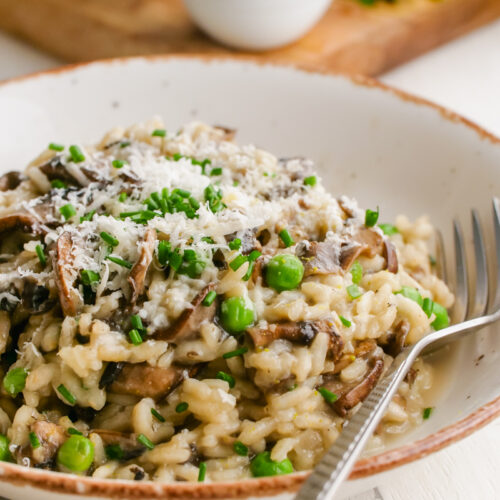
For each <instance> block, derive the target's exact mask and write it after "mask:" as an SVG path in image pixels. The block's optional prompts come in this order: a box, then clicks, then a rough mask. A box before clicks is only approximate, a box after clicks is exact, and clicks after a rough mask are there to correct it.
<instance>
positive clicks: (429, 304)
mask: <svg viewBox="0 0 500 500" xmlns="http://www.w3.org/2000/svg"><path fill="white" fill-rule="evenodd" d="M433 308H434V302H433V301H432V299H429V297H426V298H425V299H424V300H423V302H422V310H423V311H424V313H425V315H426V316H427V317H428V318H430V317H431V314H432V310H433Z"/></svg>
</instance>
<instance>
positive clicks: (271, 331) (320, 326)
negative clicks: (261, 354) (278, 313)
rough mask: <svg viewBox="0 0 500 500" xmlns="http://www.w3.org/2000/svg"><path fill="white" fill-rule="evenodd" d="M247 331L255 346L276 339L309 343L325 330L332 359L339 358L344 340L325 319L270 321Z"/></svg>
mask: <svg viewBox="0 0 500 500" xmlns="http://www.w3.org/2000/svg"><path fill="white" fill-rule="evenodd" d="M247 332H248V333H249V335H250V337H252V340H253V343H254V344H255V346H256V347H265V346H268V345H269V344H270V343H271V342H273V341H274V340H277V339H286V340H289V341H290V342H296V343H299V344H304V345H310V344H311V342H312V341H313V340H314V338H315V337H316V335H317V334H318V333H319V332H326V333H328V335H329V336H330V346H329V350H330V352H331V354H332V357H333V359H334V360H336V359H338V358H339V356H340V354H341V352H342V349H343V347H344V341H343V340H342V337H340V335H339V334H338V333H337V332H336V331H335V327H334V325H333V323H331V322H330V321H326V320H321V321H299V322H287V323H272V324H270V325H268V326H267V327H266V328H258V327H251V328H249V329H248V330H247Z"/></svg>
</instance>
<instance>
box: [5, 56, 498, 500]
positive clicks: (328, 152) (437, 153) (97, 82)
mask: <svg viewBox="0 0 500 500" xmlns="http://www.w3.org/2000/svg"><path fill="white" fill-rule="evenodd" d="M153 115H162V116H163V117H164V119H165V121H166V124H167V126H168V128H169V129H172V130H175V129H176V128H177V127H178V126H179V125H181V124H183V123H185V122H187V121H190V120H194V119H199V120H203V121H205V122H207V123H211V124H222V125H227V126H229V127H231V128H236V129H237V130H238V133H237V140H238V141H241V142H243V143H247V142H253V143H255V144H256V145H258V146H260V147H263V148H267V149H269V150H270V151H272V152H274V153H276V154H277V155H279V156H293V155H303V156H308V157H312V158H313V159H314V160H315V161H316V163H317V167H318V169H319V172H320V174H321V176H322V177H323V179H324V182H325V184H326V185H327V187H328V188H329V189H331V191H332V192H333V193H334V194H340V193H345V194H347V195H350V196H355V197H356V198H358V199H359V200H360V201H361V202H362V205H363V206H367V207H371V206H377V205H379V206H380V212H381V214H382V215H381V219H383V220H384V221H390V220H391V219H392V218H393V217H394V216H395V215H396V214H397V213H406V214H408V215H409V216H410V217H415V216H417V215H419V214H422V213H427V214H429V215H430V217H431V218H432V220H433V222H434V223H435V225H436V226H437V227H439V228H440V229H441V230H442V231H443V233H444V235H445V239H446V240H447V243H448V244H449V242H450V236H451V220H452V218H453V217H459V218H461V219H463V222H464V223H467V225H468V222H469V208H470V207H475V208H477V209H478V211H479V213H480V215H481V216H482V217H483V218H484V222H485V223H487V222H488V223H489V219H487V217H488V216H489V211H490V199H491V197H492V196H494V195H499V194H500V173H499V170H498V167H499V165H500V140H499V139H495V138H494V137H492V136H491V135H489V134H488V133H486V132H484V131H482V130H481V129H480V128H478V127H477V126H474V125H473V124H471V123H470V122H468V121H466V120H465V119H462V118H460V117H458V116H457V115H455V114H453V113H451V112H449V111H446V110H444V109H442V108H439V107H438V106H435V105H431V104H429V103H427V102H424V101H422V100H420V99H417V98H414V97H411V96H409V95H407V94H403V93H401V92H398V91H396V90H391V89H389V88H387V87H384V86H382V85H381V84H379V83H377V82H375V81H373V80H368V79H366V80H361V79H357V80H349V79H347V78H344V77H340V76H333V75H328V74H314V73H308V72H304V71H300V70H297V69H293V68H290V67H279V66H271V65H258V64H254V63H251V62H241V61H236V60H231V59H196V58H187V57H152V58H135V59H125V60H112V61H104V62H97V63H90V64H87V65H80V66H77V67H72V68H65V69H62V70H57V71H54V72H51V73H50V72H49V73H45V74H43V73H42V74H39V75H34V76H31V77H27V78H23V79H19V80H17V81H16V80H14V81H11V82H7V83H4V84H2V85H0V169H1V170H3V171H7V170H11V169H22V168H24V166H25V165H26V164H27V163H28V162H29V161H30V160H31V159H32V158H33V157H34V156H35V155H36V154H37V153H38V152H39V151H40V150H41V149H42V148H44V147H45V146H46V144H47V143H48V142H50V141H55V142H62V143H71V142H74V141H83V142H85V141H89V142H93V141H96V140H98V139H99V138H100V136H101V134H102V133H103V132H105V131H106V130H108V129H109V128H112V127H114V126H116V125H121V124H124V125H128V124H131V123H134V122H137V121H141V120H145V119H148V118H150V117H152V116H153ZM490 233H491V231H490ZM469 237H470V236H469ZM489 237H492V235H491V234H489ZM489 243H490V244H491V243H492V242H491V241H490V242H489ZM497 330H498V326H496V327H491V328H489V329H485V330H482V331H480V332H477V333H476V334H475V335H474V336H470V337H467V338H464V339H462V340H460V341H458V342H457V343H455V344H454V345H453V346H451V348H449V349H448V350H447V351H445V352H444V353H440V354H439V355H437V356H436V358H435V359H434V362H435V364H436V368H437V370H438V374H439V375H438V384H437V387H438V389H437V390H436V391H435V393H434V395H433V398H434V400H433V401H432V405H433V406H435V410H434V412H433V414H432V417H431V418H430V419H429V420H426V421H425V422H424V424H423V425H422V426H420V427H418V428H417V429H415V430H414V431H412V432H410V433H409V434H406V435H405V436H403V437H401V438H399V439H397V440H395V441H394V442H393V443H391V449H390V450H388V451H386V452H384V453H382V454H379V455H376V456H372V457H368V458H364V459H362V460H361V461H360V462H358V463H357V465H356V467H355V468H354V470H353V474H352V475H351V479H352V480H350V481H347V482H346V483H345V485H344V487H343V490H342V492H341V493H340V494H339V499H340V498H343V497H344V496H345V495H347V494H352V493H355V492H359V491H364V490H366V489H368V487H370V486H373V485H374V484H375V482H376V479H374V476H373V474H375V473H380V472H382V471H384V470H386V469H389V468H391V467H396V466H399V465H402V464H404V463H408V462H411V461H413V460H415V459H417V458H420V457H422V456H424V455H426V454H429V453H431V452H433V451H435V450H437V449H439V448H441V447H443V446H445V445H447V444H449V443H451V442H453V441H455V440H457V439H460V438H463V437H464V436H466V435H467V434H469V433H470V432H472V431H474V430H475V429H477V428H479V427H480V426H481V425H484V424H485V423H486V422H488V421H489V420H491V419H493V418H494V417H495V416H496V415H499V414H500V397H499V395H500V388H499V385H498V380H499V378H500V335H498V332H497ZM305 476H306V473H296V474H291V475H288V476H279V477H272V478H263V479H255V480H246V481H237V482H229V483H211V484H186V483H178V484H158V483H148V482H132V481H129V482H127V481H115V480H94V479H91V478H86V477H77V476H71V475H66V474H60V473H54V472H46V471H43V470H37V469H28V468H23V467H20V466H17V465H13V464H8V463H0V495H1V496H6V497H8V498H11V499H26V498H29V496H30V495H31V496H33V498H39V499H53V498H64V499H70V498H71V499H76V498H81V497H85V498H86V499H87V498H98V497H103V496H105V497H108V498H144V499H146V498H165V497H168V498H212V499H214V498H219V499H220V498H235V497H254V496H268V497H272V496H273V495H278V494H279V495H280V497H279V498H280V499H281V500H283V499H285V498H291V493H290V491H292V490H294V489H297V488H298V487H299V485H300V484H301V482H302V481H303V480H304V477H305ZM354 478H357V479H354ZM359 478H364V479H359Z"/></svg>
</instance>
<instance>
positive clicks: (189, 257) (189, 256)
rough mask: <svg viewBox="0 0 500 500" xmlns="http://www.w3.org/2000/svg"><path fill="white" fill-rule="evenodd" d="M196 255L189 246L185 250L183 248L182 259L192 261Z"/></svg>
mask: <svg viewBox="0 0 500 500" xmlns="http://www.w3.org/2000/svg"><path fill="white" fill-rule="evenodd" d="M197 257H198V255H197V254H196V252H195V251H194V250H193V249H191V248H188V249H186V250H184V260H185V261H186V262H193V261H194V260H196V259H197Z"/></svg>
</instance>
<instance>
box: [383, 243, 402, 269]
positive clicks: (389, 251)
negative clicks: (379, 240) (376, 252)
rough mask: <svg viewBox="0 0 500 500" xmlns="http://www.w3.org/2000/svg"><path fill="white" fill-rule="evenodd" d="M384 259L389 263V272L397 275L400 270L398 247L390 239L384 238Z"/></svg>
mask: <svg viewBox="0 0 500 500" xmlns="http://www.w3.org/2000/svg"><path fill="white" fill-rule="evenodd" d="M384 257H385V261H386V263H387V270H388V271H389V272H390V273H394V274H396V273H397V272H398V268H399V265H398V255H397V253H396V247H395V246H394V245H393V243H392V242H391V241H390V240H389V239H388V238H384Z"/></svg>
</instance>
